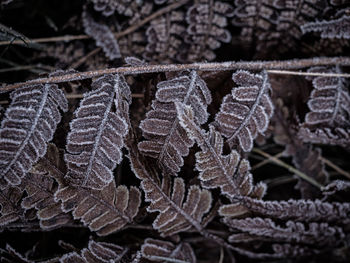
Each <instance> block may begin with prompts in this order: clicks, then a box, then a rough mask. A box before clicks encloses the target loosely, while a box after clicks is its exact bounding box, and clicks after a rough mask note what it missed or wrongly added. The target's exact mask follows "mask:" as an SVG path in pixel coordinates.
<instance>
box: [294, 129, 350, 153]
mask: <svg viewBox="0 0 350 263" xmlns="http://www.w3.org/2000/svg"><path fill="white" fill-rule="evenodd" d="M298 138H299V139H300V140H302V141H303V142H308V143H316V144H330V145H339V146H342V147H344V148H349V147H350V128H348V129H346V128H340V127H336V128H330V127H325V128H317V129H315V130H310V129H309V128H306V127H301V128H300V129H299V131H298Z"/></svg>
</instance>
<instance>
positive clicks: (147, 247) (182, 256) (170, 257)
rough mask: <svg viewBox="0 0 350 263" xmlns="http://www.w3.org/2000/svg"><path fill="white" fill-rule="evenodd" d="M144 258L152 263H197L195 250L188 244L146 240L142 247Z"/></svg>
mask: <svg viewBox="0 0 350 263" xmlns="http://www.w3.org/2000/svg"><path fill="white" fill-rule="evenodd" d="M141 253H142V257H144V258H146V259H149V260H151V261H165V262H172V261H174V262H175V260H177V261H176V262H188V263H195V262H197V260H196V256H195V254H194V252H193V249H192V248H191V246H190V245H189V244H188V243H180V244H178V245H176V246H175V245H174V244H173V243H171V242H167V241H163V240H157V239H153V238H146V239H145V242H144V243H143V245H142V246H141Z"/></svg>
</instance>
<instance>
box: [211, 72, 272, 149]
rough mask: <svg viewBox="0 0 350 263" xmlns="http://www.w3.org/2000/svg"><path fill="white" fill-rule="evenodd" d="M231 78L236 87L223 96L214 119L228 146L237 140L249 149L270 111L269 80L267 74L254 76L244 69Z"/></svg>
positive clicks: (264, 124) (261, 132) (240, 144)
mask: <svg viewBox="0 0 350 263" xmlns="http://www.w3.org/2000/svg"><path fill="white" fill-rule="evenodd" d="M232 79H233V80H234V82H236V83H237V84H238V85H239V87H237V88H233V89H232V91H231V94H229V95H226V96H225V97H224V99H223V103H222V104H221V107H220V112H219V113H218V114H217V115H216V117H215V120H216V122H217V123H218V124H219V131H220V132H221V133H222V134H223V135H224V136H225V137H226V138H228V139H227V141H228V142H229V144H230V145H231V147H232V146H233V145H235V143H236V142H237V141H238V144H239V146H240V147H241V148H242V149H243V150H244V151H245V152H249V151H251V149H252V148H253V140H254V139H255V138H256V137H257V136H258V134H263V133H264V132H265V131H266V129H267V127H268V124H269V121H270V118H271V116H272V114H273V109H274V108H273V104H272V101H271V99H270V96H269V94H268V92H269V89H270V83H269V80H268V77H267V74H266V73H264V74H262V75H260V74H259V75H253V74H251V73H249V72H247V71H243V70H239V71H237V72H236V73H234V74H233V75H232Z"/></svg>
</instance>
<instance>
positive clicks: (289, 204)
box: [219, 197, 350, 225]
mask: <svg viewBox="0 0 350 263" xmlns="http://www.w3.org/2000/svg"><path fill="white" fill-rule="evenodd" d="M238 210H241V211H244V210H245V211H251V212H253V213H254V214H259V215H262V216H268V217H272V218H277V219H280V220H295V221H304V222H329V223H338V224H343V225H347V224H349V223H350V217H349V215H350V203H337V202H333V203H329V202H322V201H320V200H315V201H311V200H303V199H301V200H293V199H290V200H288V201H263V200H257V199H253V198H249V197H245V198H243V199H242V200H240V202H237V203H232V204H229V205H223V206H221V207H220V210H219V214H220V215H222V216H227V217H230V216H231V213H232V211H238Z"/></svg>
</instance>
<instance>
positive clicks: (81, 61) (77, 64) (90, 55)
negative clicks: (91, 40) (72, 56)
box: [70, 47, 101, 69]
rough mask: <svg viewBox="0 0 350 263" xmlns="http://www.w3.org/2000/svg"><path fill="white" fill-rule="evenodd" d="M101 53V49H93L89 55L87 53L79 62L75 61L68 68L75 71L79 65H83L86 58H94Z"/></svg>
mask: <svg viewBox="0 0 350 263" xmlns="http://www.w3.org/2000/svg"><path fill="white" fill-rule="evenodd" d="M100 51H101V48H100V47H98V48H95V49H94V50H92V51H90V52H89V53H87V54H86V55H84V56H82V57H81V58H80V59H79V60H77V61H76V62H74V63H73V64H72V65H71V66H70V68H72V69H75V68H77V67H79V66H80V65H81V64H83V63H84V62H85V61H86V60H87V59H88V58H90V57H92V56H94V55H95V54H97V53H98V52H100Z"/></svg>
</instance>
